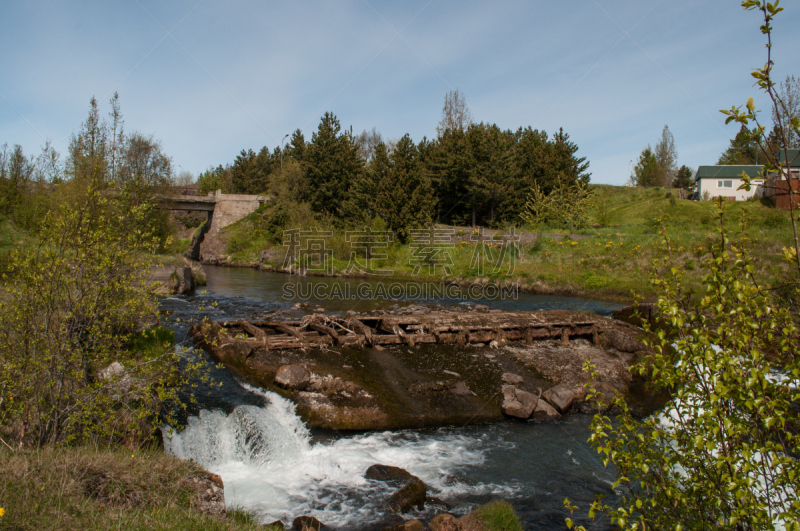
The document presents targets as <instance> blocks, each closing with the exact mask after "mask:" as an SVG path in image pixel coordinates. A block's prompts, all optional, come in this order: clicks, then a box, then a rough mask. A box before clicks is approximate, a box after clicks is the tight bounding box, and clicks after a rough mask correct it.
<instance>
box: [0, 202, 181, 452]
mask: <svg viewBox="0 0 800 531" xmlns="http://www.w3.org/2000/svg"><path fill="white" fill-rule="evenodd" d="M144 214H146V208H145V207H144V206H139V207H134V208H133V209H132V210H131V211H129V212H125V211H123V210H121V209H119V208H116V206H115V205H112V204H110V203H109V202H108V201H107V200H106V199H104V198H103V197H102V196H101V195H100V194H99V193H96V192H92V191H90V192H89V193H88V195H87V197H86V198H85V199H84V201H83V202H82V203H80V204H77V205H69V206H65V207H62V208H61V209H59V210H57V211H53V212H51V213H50V214H49V215H48V216H47V217H46V219H45V221H44V222H43V229H42V231H41V239H40V240H38V241H35V242H33V243H32V244H30V245H27V246H24V247H21V248H19V249H17V250H15V251H13V252H12V254H11V258H10V266H9V273H8V274H7V275H4V276H3V278H4V282H5V284H4V286H2V288H0V301H2V302H0V322H2V323H3V326H2V327H0V429H2V430H3V431H4V432H5V436H7V437H11V438H12V439H13V440H15V441H17V442H18V444H19V445H20V446H22V445H32V446H40V445H45V444H55V443H63V442H70V441H83V440H93V441H95V442H97V441H104V440H105V441H119V442H127V443H129V444H136V442H137V441H141V440H142V439H144V438H146V437H147V436H149V435H150V433H151V432H152V431H153V421H155V420H156V419H157V418H158V420H159V421H167V422H169V421H170V420H171V417H170V415H169V414H168V413H167V410H166V409H165V407H166V405H168V404H170V403H174V402H176V401H177V390H176V387H175V386H179V385H181V384H182V380H181V379H180V378H179V377H178V375H177V368H176V363H177V361H178V356H177V354H175V352H174V349H173V348H172V345H171V343H170V344H169V346H168V348H167V346H162V348H161V349H160V350H158V351H157V352H156V351H152V350H150V351H147V352H145V353H142V352H137V351H136V350H134V349H131V348H130V346H131V345H132V342H133V339H134V338H135V337H136V334H137V330H141V328H142V323H143V322H146V321H147V320H148V319H149V318H150V317H151V316H153V315H154V313H155V309H156V300H155V298H154V296H152V295H151V294H150V293H151V289H150V288H151V286H149V285H148V283H147V282H146V275H147V274H148V266H149V258H148V255H151V254H152V253H153V252H154V251H155V249H156V248H157V247H158V243H159V242H158V239H157V238H156V237H153V236H151V235H148V234H145V233H142V232H141V231H138V230H131V227H133V226H136V225H137V224H136V221H141V216H143V215H144Z"/></svg>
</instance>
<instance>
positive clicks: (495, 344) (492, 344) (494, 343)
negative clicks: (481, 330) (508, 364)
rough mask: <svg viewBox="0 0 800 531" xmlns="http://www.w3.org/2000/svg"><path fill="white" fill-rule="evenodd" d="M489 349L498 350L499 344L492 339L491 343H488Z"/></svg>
mask: <svg viewBox="0 0 800 531" xmlns="http://www.w3.org/2000/svg"><path fill="white" fill-rule="evenodd" d="M489 348H491V349H497V348H500V343H498V342H497V340H495V339H492V341H491V342H490V343H489Z"/></svg>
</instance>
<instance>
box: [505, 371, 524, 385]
mask: <svg viewBox="0 0 800 531" xmlns="http://www.w3.org/2000/svg"><path fill="white" fill-rule="evenodd" d="M524 381H525V379H524V378H523V377H522V376H520V375H519V374H514V373H511V372H506V373H503V383H505V384H509V385H519V384H521V383H522V382H524Z"/></svg>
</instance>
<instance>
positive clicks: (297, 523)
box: [292, 516, 322, 531]
mask: <svg viewBox="0 0 800 531" xmlns="http://www.w3.org/2000/svg"><path fill="white" fill-rule="evenodd" d="M321 528H322V522H320V521H319V520H317V519H316V518H314V517H313V516H298V517H297V518H295V519H294V522H292V531H319V530H320V529H321Z"/></svg>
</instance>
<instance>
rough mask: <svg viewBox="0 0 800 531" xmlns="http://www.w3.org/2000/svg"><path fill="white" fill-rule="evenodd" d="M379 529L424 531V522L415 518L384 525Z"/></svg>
mask: <svg viewBox="0 0 800 531" xmlns="http://www.w3.org/2000/svg"><path fill="white" fill-rule="evenodd" d="M381 531H425V524H423V523H422V522H420V521H419V520H417V519H416V518H415V519H413V520H406V521H405V522H400V523H399V524H393V525H390V526H388V527H384V528H383V529H382V530H381Z"/></svg>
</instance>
